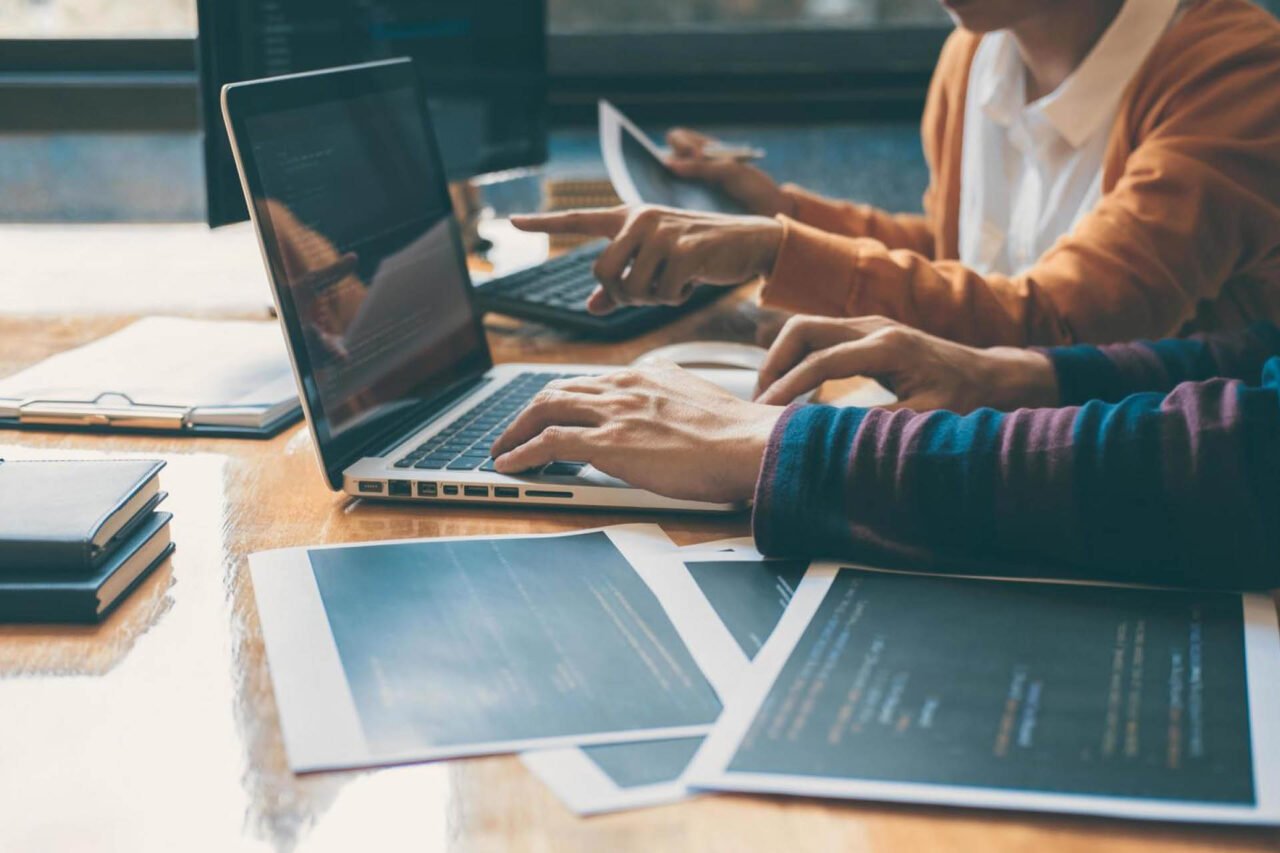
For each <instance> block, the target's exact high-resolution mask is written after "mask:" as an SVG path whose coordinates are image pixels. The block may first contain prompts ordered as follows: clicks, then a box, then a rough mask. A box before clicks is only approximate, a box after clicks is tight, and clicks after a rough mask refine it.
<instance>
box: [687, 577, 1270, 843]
mask: <svg viewBox="0 0 1280 853" xmlns="http://www.w3.org/2000/svg"><path fill="white" fill-rule="evenodd" d="M1277 707H1280V638H1278V635H1277V628H1276V614H1275V607H1274V604H1273V603H1272V602H1271V600H1270V599H1269V598H1268V597H1266V596H1260V595H1244V596H1242V595H1239V594H1231V593H1223V592H1200V591H1173V590H1156V589H1151V588H1135V587H1115V586H1099V585H1086V584H1068V583H1048V582H1020V581H1008V580H995V579H973V578H955V577H941V576H934V575H919V574H908V573H897V572H884V571H873V570H869V569H862V568H856V567H850V566H842V565H838V564H814V565H813V566H811V567H810V569H809V571H808V573H807V574H806V576H805V578H804V580H803V581H802V582H801V584H800V586H799V588H798V589H797V591H796V595H795V597H794V598H793V600H792V604H791V607H790V608H789V609H788V611H787V613H786V614H785V615H784V616H783V618H782V620H781V622H780V623H779V624H778V627H777V628H776V629H775V630H774V633H773V634H772V635H771V637H770V638H769V640H768V641H767V643H766V644H765V647H764V649H763V650H762V651H761V653H760V654H759V655H758V656H757V658H756V660H755V662H754V663H753V665H752V667H751V669H750V672H749V674H748V676H747V678H746V679H745V681H744V683H743V685H742V686H741V687H740V688H739V689H738V690H736V691H735V692H734V694H733V696H732V697H731V698H730V700H729V701H728V703H727V704H726V709H725V713H724V714H723V715H722V716H721V718H720V721H719V722H718V723H717V725H716V727H715V729H714V730H713V731H712V734H711V735H710V736H708V737H707V738H706V740H705V742H704V744H703V747H702V748H701V750H700V751H699V753H698V756H697V757H696V758H695V760H694V764H693V767H692V769H691V771H690V780H691V783H692V784H694V785H695V786H699V787H706V788H713V789H717V790H730V791H759V792H773V793H783V794H796V795H803V796H825V797H846V798H851V799H869V800H884V801H899V802H914V803H935V804H950V805H957V806H982V807H995V808H1011V809H1030V810H1036V811H1049V812H1057V811H1060V812H1075V813H1084V814H1098V815H1110V816H1116V817H1131V818H1150V819H1162V820H1194V821H1221V822H1241V823H1275V822H1278V819H1280V773H1278V772H1277V761H1278V760H1280V733H1278V732H1277V715H1276V713H1275V709H1276V708H1277Z"/></svg>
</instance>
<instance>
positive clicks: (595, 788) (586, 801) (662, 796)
mask: <svg viewBox="0 0 1280 853" xmlns="http://www.w3.org/2000/svg"><path fill="white" fill-rule="evenodd" d="M731 541H732V542H733V544H735V545H739V546H740V545H741V542H742V540H731ZM707 544H708V545H709V546H711V548H710V549H708V550H704V551H692V552H686V551H685V550H683V549H681V550H679V551H677V552H676V553H675V554H674V555H673V559H671V560H669V561H668V562H667V568H666V571H667V572H669V573H670V574H671V575H672V576H673V577H677V578H680V579H681V582H682V583H684V584H685V585H686V586H693V591H692V596H696V597H697V598H699V599H702V600H704V601H705V602H707V603H708V604H709V605H710V608H711V609H712V610H713V611H714V614H713V615H711V616H710V617H709V618H711V619H717V621H719V622H720V623H722V624H723V625H724V627H725V628H726V629H727V630H728V632H729V633H730V634H731V635H732V636H733V640H734V643H735V646H734V651H735V652H736V660H735V661H734V662H733V665H732V667H726V668H725V670H724V671H723V672H719V673H717V675H719V676H720V680H721V681H722V682H726V683H728V684H730V685H731V686H730V688H729V689H733V688H732V685H736V684H737V683H738V682H740V681H741V679H742V677H743V675H744V674H745V671H746V668H747V666H748V665H749V662H750V659H751V658H752V657H754V656H755V653H756V652H757V651H759V649H760V647H761V646H762V645H763V644H764V641H765V638H767V637H768V636H769V633H770V632H771V631H772V630H773V627H774V625H776V624H777V622H778V619H779V618H780V617H781V616H782V613H783V611H784V610H785V609H786V606H787V603H788V602H789V601H790V600H791V594H792V592H793V590H794V589H795V586H796V584H798V583H799V581H800V578H801V576H803V575H804V571H805V567H806V566H807V565H808V563H807V561H804V560H763V559H762V558H761V557H760V556H759V555H758V554H755V555H754V556H750V555H746V556H744V554H742V553H735V552H733V551H725V550H715V549H714V546H715V545H716V544H718V543H707ZM701 742H702V739H701V738H698V737H694V738H681V739H670V740H663V741H650V742H646V743H624V744H612V745H606V746H590V747H583V748H581V749H556V750H543V751H539V752H526V753H525V754H524V755H522V756H521V758H522V760H523V761H524V762H525V764H526V765H528V767H529V768H530V769H531V770H532V771H533V772H534V773H535V774H537V775H538V777H539V778H540V779H542V780H543V781H544V782H546V783H547V785H549V786H550V787H551V789H552V790H553V791H555V792H556V795H557V796H559V797H560V799H561V800H563V801H564V802H565V803H566V804H567V805H568V806H569V807H570V808H571V809H573V810H574V811H576V812H578V813H579V814H597V813H600V812H606V811H617V810H619V809H626V808H638V807H641V806H651V805H657V804H659V803H667V802H673V801H676V800H680V799H683V798H684V797H686V796H688V793H689V789H688V787H687V785H686V784H685V783H684V779H683V777H684V774H685V771H686V770H687V768H688V766H689V762H690V761H691V760H692V759H693V756H694V753H696V752H697V750H698V746H699V745H700V744H701Z"/></svg>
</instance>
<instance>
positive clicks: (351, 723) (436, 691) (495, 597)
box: [250, 525, 727, 771]
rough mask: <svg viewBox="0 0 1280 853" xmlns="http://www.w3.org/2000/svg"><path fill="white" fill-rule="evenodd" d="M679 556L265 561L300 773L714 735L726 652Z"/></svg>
mask: <svg viewBox="0 0 1280 853" xmlns="http://www.w3.org/2000/svg"><path fill="white" fill-rule="evenodd" d="M673 548H674V546H673V545H672V544H671V542H670V540H669V539H667V538H666V536H665V534H663V533H662V531H661V529H660V528H658V527H656V526H655V525H622V526H618V527H612V528H606V529H602V530H595V531H587V532H582V533H575V534H567V535H551V536H516V537H511V536H506V537H491V538H459V539H427V540H404V541H395V542H380V543H372V544H365V545H348V546H334V547H322V548H293V549H286V550H281V551H270V552H265V553H260V554H254V555H252V556H251V557H250V568H251V571H252V575H253V584H254V592H255V596H256V598H257V601H258V609H259V614H260V617H261V621H262V626H263V635H264V638H265V641H266V647H267V657H268V662H269V664H270V667H271V676H272V684H273V688H274V690H275V695H276V701H277V704H278V706H279V708H280V717H281V724H282V728H283V733H284V740H285V748H286V752H287V753H288V756H289V763H290V766H291V767H293V769H294V770H296V771H309V770H320V769H333V768H341V767H354V766H361V765H373V764H390V763H399V762H406V761H416V760H428V759H436V758H449V757H456V756H462V755H477V754H485V753H496V752H512V751H517V750H521V749H528V748H532V747H536V746H564V745H577V744H594V743H615V742H620V741H626V740H653V739H658V738H669V737H685V736H689V735H700V734H702V733H704V732H706V731H707V729H708V728H709V726H710V724H711V723H712V722H713V721H714V720H715V718H716V717H717V715H718V714H719V712H720V708H721V703H720V700H719V698H718V695H717V692H716V689H715V687H714V686H713V684H712V683H711V682H710V681H708V679H707V677H706V676H704V674H703V669H704V667H707V666H710V668H715V665H714V662H712V663H711V664H706V663H704V660H702V659H705V658H707V657H708V656H710V657H714V656H715V655H716V654H717V651H716V646H717V643H716V640H715V639H713V640H712V641H711V644H710V647H709V648H708V647H707V644H705V643H703V642H702V638H703V637H704V636H706V635H707V633H708V630H707V628H706V627H705V626H706V624H707V623H709V622H711V621H712V620H707V619H705V618H702V614H701V613H697V612H695V613H693V614H690V613H689V612H688V611H689V608H688V607H687V606H685V605H684V604H683V603H682V602H681V600H680V599H682V598H685V597H687V596H686V595H685V591H684V590H683V589H680V588H676V589H672V587H671V585H670V583H669V582H668V581H667V578H666V574H665V573H663V572H659V571H655V569H654V560H655V556H656V555H659V554H661V553H665V552H668V551H670V550H672V549H673ZM711 630H713V631H714V630H721V631H722V629H718V626H714V625H712V628H711ZM726 644H727V641H725V642H722V643H719V645H726Z"/></svg>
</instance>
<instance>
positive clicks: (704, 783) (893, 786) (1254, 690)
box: [688, 563, 1280, 824]
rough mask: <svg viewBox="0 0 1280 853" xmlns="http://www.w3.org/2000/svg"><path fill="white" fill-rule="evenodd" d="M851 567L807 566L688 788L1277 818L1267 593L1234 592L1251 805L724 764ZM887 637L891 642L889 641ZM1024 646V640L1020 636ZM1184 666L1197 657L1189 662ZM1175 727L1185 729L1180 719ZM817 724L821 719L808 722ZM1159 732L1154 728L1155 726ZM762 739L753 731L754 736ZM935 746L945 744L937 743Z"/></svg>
mask: <svg viewBox="0 0 1280 853" xmlns="http://www.w3.org/2000/svg"><path fill="white" fill-rule="evenodd" d="M848 565H849V564H836V563H815V564H814V565H812V566H811V567H810V569H809V571H808V573H807V574H806V576H805V578H804V580H803V581H802V582H801V584H800V587H799V589H798V590H797V592H796V595H795V597H794V598H793V600H792V604H791V607H790V608H789V609H788V610H787V612H786V614H785V615H784V616H783V618H782V621H781V622H780V623H779V625H778V627H777V629H776V630H775V631H774V633H773V635H772V636H771V637H770V639H769V641H768V642H767V643H766V644H765V647H764V649H763V650H762V651H761V653H760V654H759V655H757V657H756V659H755V661H754V663H753V665H752V667H751V669H750V671H749V673H748V675H747V677H746V679H745V680H744V682H743V683H742V684H740V685H739V687H738V689H737V690H736V691H735V693H734V694H733V696H732V697H731V698H730V700H729V702H728V703H727V704H726V708H725V711H724V713H723V714H722V715H721V717H720V720H719V721H718V722H717V724H716V726H715V728H714V729H713V731H712V733H711V734H710V735H709V736H708V737H707V738H706V739H705V741H704V743H703V746H702V748H701V750H700V751H699V752H698V755H697V756H696V758H695V759H694V762H693V764H692V767H691V768H690V771H689V774H688V776H689V781H690V784H691V785H693V786H694V787H697V788H705V789H714V790H722V791H745V792H762V793H778V794H791V795H797V796H813V797H837V798H847V799H861V800H872V801H887V802H903V803H919V804H933V805H951V806H963V807H980V808H998V809H1016V810H1030V811H1041V812H1066V813H1077V814H1090V815H1103V816H1110V817H1121V818H1137V819H1153V820H1169V821H1196V822H1224V823H1244V824H1252V823H1263V824H1274V823H1278V822H1280V720H1278V719H1277V715H1276V709H1277V708H1280V636H1278V634H1277V622H1276V611H1275V606H1274V603H1273V602H1272V601H1271V599H1270V598H1269V597H1267V596H1265V595H1246V596H1243V597H1241V598H1240V602H1241V605H1240V606H1241V608H1242V611H1243V613H1242V622H1243V634H1244V637H1243V641H1244V650H1245V663H1246V672H1247V695H1248V700H1247V704H1248V709H1247V714H1248V720H1249V728H1250V730H1251V764H1252V768H1251V769H1252V775H1253V779H1252V782H1253V792H1254V804H1253V805H1244V804H1240V805H1237V804H1224V803H1215V802H1205V801H1203V800H1188V799H1172V798H1164V799H1156V798H1141V797H1137V796H1113V795H1105V796H1104V795H1091V794H1082V793H1053V792H1048V791H1045V790H1041V789H1037V790H1031V789H1020V788H1010V787H1003V788H997V787H980V786H975V785H958V784H934V783H918V782H907V781H900V780H899V781H883V780H878V779H866V778H837V777H835V776H833V775H819V774H817V773H806V774H804V775H799V774H795V773H761V772H746V771H744V770H741V769H738V770H731V769H729V767H730V764H731V763H732V762H734V761H735V757H736V756H738V755H739V750H740V749H741V748H742V746H743V744H744V740H745V738H746V737H747V735H748V732H749V731H750V730H751V728H752V726H753V724H754V723H755V721H756V718H757V715H758V714H759V713H760V712H761V710H762V706H763V703H764V702H765V700H766V698H767V697H768V696H769V693H770V691H771V689H772V688H773V686H774V683H775V681H776V680H777V679H778V678H779V676H780V674H781V673H782V672H783V670H784V667H786V666H787V664H788V661H789V658H790V657H791V654H792V652H793V650H795V649H796V647H797V645H798V644H799V642H800V640H801V638H802V636H803V635H804V634H805V631H806V629H807V628H808V627H809V625H810V622H811V620H812V619H813V618H814V616H815V614H816V613H817V612H818V610H819V607H820V606H822V605H823V602H824V597H825V596H826V594H827V592H828V590H830V589H831V588H832V586H833V583H834V582H835V580H836V577H837V573H838V572H839V571H840V570H841V567H842V566H848ZM854 568H858V567H854ZM877 574H888V575H892V574H898V573H894V572H883V573H877ZM1000 583H1011V584H1035V583H1039V582H1037V581H1000ZM1113 589H1119V588H1118V587H1117V588H1113ZM871 606H874V604H872V605H871ZM847 624H850V625H852V624H853V623H851V622H850V623H847ZM889 642H890V643H892V638H890V640H889ZM1022 642H1025V637H1024V638H1023V640H1022ZM939 654H945V651H943V650H940V651H939ZM1160 654H1168V650H1167V649H1152V650H1151V660H1150V665H1152V666H1154V665H1156V662H1157V655H1160ZM1136 659H1137V658H1135V660H1136ZM1188 663H1189V664H1193V663H1194V662H1193V661H1188ZM1139 666H1140V664H1139ZM1187 672H1188V675H1187V677H1188V678H1192V679H1194V678H1196V677H1198V676H1197V675H1196V674H1195V673H1194V670H1193V667H1192V666H1188V668H1187ZM1181 678H1182V676H1179V683H1181V680H1180V679H1181ZM1123 687H1124V688H1125V689H1127V687H1128V685H1127V684H1125V685H1123ZM824 689H825V688H824ZM840 689H843V688H840ZM806 695H807V696H808V698H807V699H806V703H808V704H806V707H809V704H811V703H812V701H813V699H814V696H813V694H806ZM1127 696H1128V698H1125V699H1123V700H1122V701H1129V702H1132V701H1133V699H1132V695H1131V694H1127ZM1214 698H1216V697H1212V696H1210V697H1206V701H1212V700H1213V699H1214ZM852 701H853V700H851V702H852ZM1188 701H1190V700H1189V699H1188ZM1170 707H1172V704H1171V705H1170ZM1236 707H1237V708H1238V706H1236ZM855 713H856V712H855ZM1188 713H1190V705H1188ZM1173 724H1176V725H1189V723H1188V722H1185V721H1184V718H1183V717H1181V716H1180V717H1179V718H1178V719H1177V720H1176V721H1174V723H1173ZM806 725H807V724H806ZM815 725H818V724H817V723H815ZM1157 731H1158V732H1159V731H1161V730H1160V729H1157ZM989 734H990V733H989ZM765 736H767V735H765V734H762V735H760V737H765ZM789 748H791V749H798V748H799V747H798V746H796V745H792V746H790V747H789ZM938 748H939V749H941V748H942V747H941V746H940V745H939V747H938ZM1073 758H1074V756H1073ZM751 761H753V762H758V759H751ZM748 766H749V765H748Z"/></svg>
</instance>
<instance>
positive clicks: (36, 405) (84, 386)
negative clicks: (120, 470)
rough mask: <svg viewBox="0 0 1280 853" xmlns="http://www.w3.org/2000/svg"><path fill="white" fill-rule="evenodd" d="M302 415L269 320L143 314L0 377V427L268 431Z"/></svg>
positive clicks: (257, 434)
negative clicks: (129, 322) (139, 318)
mask: <svg viewBox="0 0 1280 853" xmlns="http://www.w3.org/2000/svg"><path fill="white" fill-rule="evenodd" d="M301 413H302V409H301V405H300V404H299V402H298V393H297V387H296V385H295V383H294V378H293V371H292V368H291V367H290V364H289V357H288V354H287V353H286V352H285V348H284V341H283V339H282V338H281V335H280V329H279V327H278V326H277V325H276V324H275V323H272V322H257V321H218V320H192V319H184V318H177V317H149V318H146V319H143V320H139V321H137V322H136V323H133V324H131V325H129V326H127V327H125V328H124V329H122V330H120V331H118V332H116V333H114V334H111V335H107V336H106V337H103V338H100V339H98V340H96V341H94V342H93V343H90V344H86V345H85V346H82V347H78V348H76V349H73V350H69V351H67V352H64V353H60V354H58V355H55V356H52V357H50V358H47V359H45V360H44V361H42V362H40V363H39V364H36V365H34V366H32V367H30V368H27V369H26V370H23V371H20V372H19V373H16V374H13V375H12V376H8V377H5V378H0V426H8V427H27V428H30V427H40V428H62V429H87V430H99V431H101V430H107V431H116V430H125V431H144V432H176V433H193V434H203V435H227V436H247V437H263V438H265V437H269V436H271V435H274V434H275V433H276V432H278V431H279V430H281V429H283V428H284V427H285V426H288V425H289V424H290V423H293V422H294V421H296V420H297V419H298V418H299V417H300V416H301Z"/></svg>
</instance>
